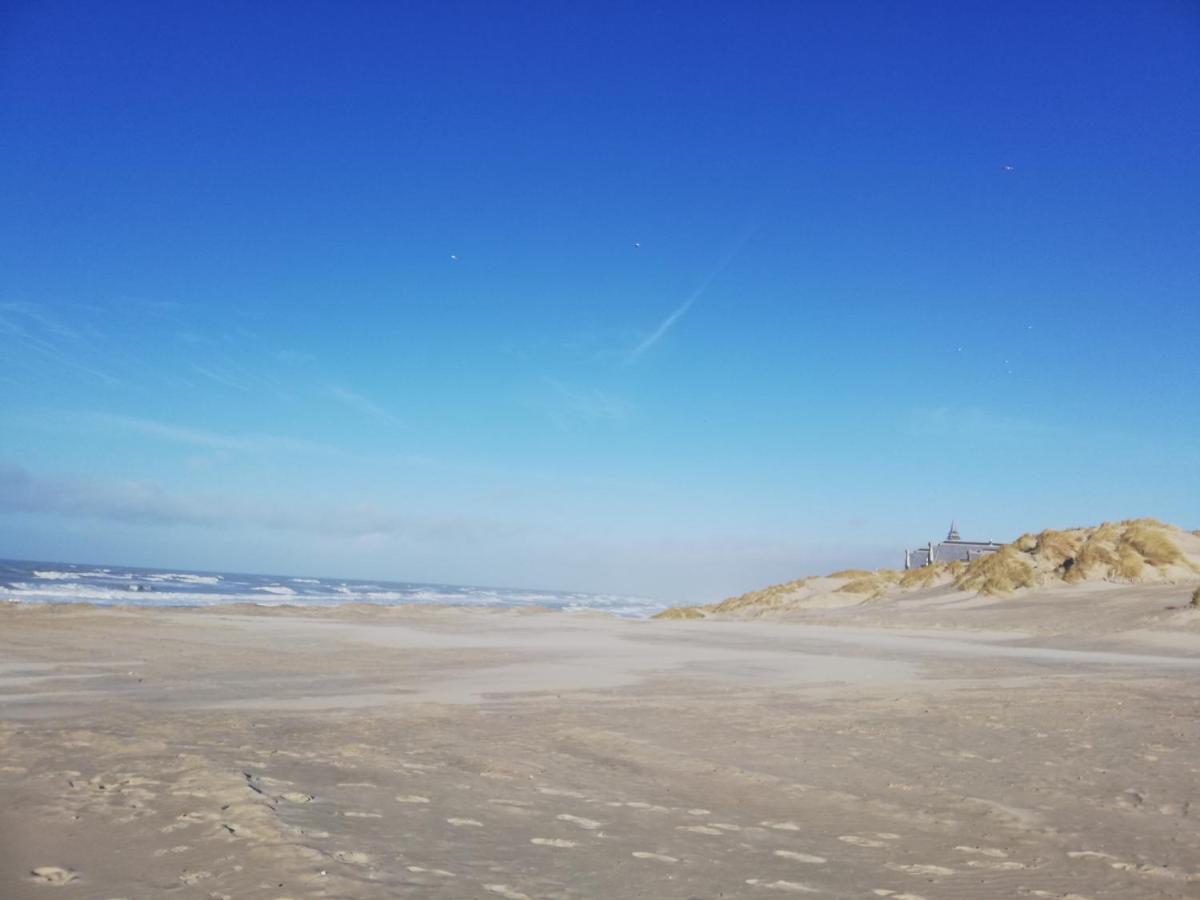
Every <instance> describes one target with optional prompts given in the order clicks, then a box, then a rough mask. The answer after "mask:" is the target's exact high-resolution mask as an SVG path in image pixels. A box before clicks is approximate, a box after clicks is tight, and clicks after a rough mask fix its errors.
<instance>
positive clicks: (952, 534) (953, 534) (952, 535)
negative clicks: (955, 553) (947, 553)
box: [946, 519, 959, 541]
mask: <svg viewBox="0 0 1200 900" xmlns="http://www.w3.org/2000/svg"><path fill="white" fill-rule="evenodd" d="M946 540H948V541H957V540H959V536H958V529H957V528H955V527H954V520H953V519H951V520H950V533H949V534H947V535H946Z"/></svg>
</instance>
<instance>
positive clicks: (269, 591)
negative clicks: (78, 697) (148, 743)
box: [0, 563, 664, 619]
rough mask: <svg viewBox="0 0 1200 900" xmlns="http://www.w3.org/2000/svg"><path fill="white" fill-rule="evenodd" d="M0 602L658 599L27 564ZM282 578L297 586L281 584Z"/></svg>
mask: <svg viewBox="0 0 1200 900" xmlns="http://www.w3.org/2000/svg"><path fill="white" fill-rule="evenodd" d="M0 579H12V580H9V581H8V582H7V583H5V581H4V580H0V601H10V602H12V601H15V602H30V603H93V604H96V605H101V606H220V605H228V604H237V603H245V604H255V605H259V606H280V605H287V606H338V605H341V604H345V603H368V604H377V605H381V606H405V605H431V604H438V605H447V606H475V607H489V608H508V607H515V606H531V605H536V606H543V607H546V608H549V609H555V610H561V611H564V612H604V613H608V614H610V615H615V616H619V617H621V618H631V619H638V618H645V617H647V616H649V615H653V614H654V613H656V612H658V611H660V610H662V609H663V608H664V604H662V603H659V602H657V601H654V600H648V599H644V598H638V597H622V596H616V595H609V594H584V593H580V592H563V593H558V592H554V591H538V590H529V589H507V588H484V587H474V586H457V585H443V584H403V583H396V584H388V583H376V582H354V581H349V582H347V581H339V582H337V583H330V582H323V581H321V580H320V579H316V578H282V579H275V578H265V577H262V576H257V575H219V574H215V573H214V574H192V573H190V572H169V571H147V570H138V571H136V572H132V573H131V572H129V570H124V571H120V572H114V571H113V570H111V569H89V570H86V571H82V570H80V571H71V570H70V569H69V568H68V567H67V566H65V565H63V566H55V567H53V568H51V567H50V566H46V567H44V568H36V569H35V568H34V567H33V565H31V564H28V563H12V564H4V565H0ZM282 582H288V583H290V584H293V585H295V586H296V587H295V588H293V587H288V586H287V584H284V583H282Z"/></svg>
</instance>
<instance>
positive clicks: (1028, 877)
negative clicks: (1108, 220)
mask: <svg viewBox="0 0 1200 900" xmlns="http://www.w3.org/2000/svg"><path fill="white" fill-rule="evenodd" d="M1176 592H1177V591H1176ZM1168 593H1169V591H1168V590H1167V589H1162V590H1159V591H1157V592H1156V591H1155V590H1154V589H1151V588H1148V587H1147V588H1143V589H1141V590H1140V592H1137V591H1131V590H1126V591H1124V592H1121V594H1122V595H1123V596H1125V600H1124V601H1123V604H1122V605H1123V606H1124V607H1126V608H1127V607H1130V606H1133V607H1137V608H1140V609H1142V611H1143V614H1144V615H1149V616H1151V622H1150V624H1151V627H1149V628H1140V629H1139V628H1135V629H1127V630H1125V631H1122V632H1113V631H1109V632H1095V631H1094V630H1093V632H1094V633H1086V629H1085V630H1084V631H1081V633H1080V634H1077V635H1071V634H1067V633H1053V630H1051V629H1046V628H1038V627H1037V623H1036V621H1034V623H1033V627H1032V628H1030V629H1027V630H1025V631H1021V630H1018V629H1017V628H1016V627H1015V626H1016V625H1018V624H1019V623H1020V620H1021V618H1022V617H1021V614H1020V606H1019V605H1018V606H1017V607H1016V612H1013V611H1011V610H1006V609H1005V608H1004V606H1003V604H999V605H996V604H993V605H991V606H988V605H986V604H984V605H982V606H981V605H980V604H978V603H976V604H974V605H971V604H967V606H966V608H965V609H963V610H962V611H961V613H960V614H959V615H958V616H957V617H948V616H947V615H946V612H945V610H944V609H943V610H938V611H937V614H936V616H935V615H933V614H932V613H930V614H929V615H930V618H931V619H936V620H937V621H938V622H940V623H942V627H938V628H933V627H930V623H929V622H926V621H925V620H924V619H922V612H921V609H920V608H914V609H912V610H909V611H908V613H907V615H906V614H904V613H899V614H897V615H896V616H895V617H894V619H893V620H892V621H891V622H890V623H889V624H888V625H887V626H886V627H885V626H884V625H883V624H881V623H880V622H879V621H877V619H878V616H879V612H878V611H874V612H867V611H862V610H860V611H854V610H849V611H847V610H836V611H830V612H827V613H824V614H814V616H813V617H812V618H811V619H810V620H809V621H806V622H803V623H791V622H787V623H780V622H767V621H751V622H732V621H724V622H663V621H642V622H629V621H620V620H617V619H613V618H610V617H606V616H599V615H595V616H592V615H565V614H555V613H544V612H534V611H522V610H518V611H509V612H483V611H477V610H476V611H472V610H449V609H392V610H384V609H369V608H362V607H354V608H341V609H336V610H297V609H287V608H275V609H262V608H253V607H243V608H237V609H223V610H163V609H139V610H132V609H92V608H88V607H78V606H76V607H69V606H58V607H52V606H18V605H15V604H14V605H11V606H8V607H5V608H2V609H0V795H2V796H3V801H4V802H3V803H2V804H0V896H4V897H11V898H25V897H31V898H40V897H63V898H71V897H79V898H116V897H126V898H151V897H162V896H173V897H181V898H184V897H186V898H192V897H194V898H220V897H230V898H242V897H263V898H281V897H293V898H300V897H344V898H374V897H397V896H412V897H445V898H467V897H471V898H476V897H478V898H496V897H499V898H509V900H511V898H523V897H528V898H585V897H614V898H617V897H622V898H623V897H646V898H701V897H703V898H717V897H763V898H770V897H774V896H787V895H809V896H826V897H892V898H898V900H912V898H915V897H923V898H926V900H934V898H943V897H945V898H949V897H973V898H976V897H1023V896H1028V897H1057V898H1067V897H1071V898H1078V897H1091V898H1105V897H1107V898H1118V897H1120V898H1129V897H1195V896H1198V895H1200V829H1198V828H1197V826H1196V809H1197V806H1196V804H1195V802H1194V801H1195V800H1196V785H1197V784H1200V764H1197V763H1196V761H1195V759H1194V754H1193V752H1192V751H1193V749H1194V747H1195V746H1196V743H1197V740H1198V739H1200V718H1198V717H1197V712H1198V711H1200V654H1198V653H1197V652H1196V650H1197V645H1196V640H1195V637H1196V636H1195V632H1194V631H1193V630H1190V629H1183V630H1180V629H1178V628H1176V629H1174V630H1173V631H1172V630H1167V628H1166V627H1162V628H1157V629H1156V627H1155V626H1154V622H1155V621H1158V620H1156V619H1154V618H1153V617H1154V616H1160V615H1161V616H1166V617H1168V619H1170V617H1173V616H1187V615H1190V613H1187V612H1182V611H1166V612H1159V611H1161V610H1163V609H1164V605H1165V604H1164V600H1165V599H1168ZM1131 594H1136V598H1135V600H1136V602H1131V601H1130V600H1129V595H1131ZM1106 596H1109V598H1110V602H1111V603H1115V602H1116V601H1115V600H1114V599H1113V597H1115V596H1116V595H1114V594H1112V592H1109V594H1108V595H1106ZM1027 602H1032V598H1031V599H1030V600H1029V601H1027ZM1063 602H1069V601H1063ZM1079 602H1080V603H1081V604H1083V603H1085V602H1096V601H1095V598H1094V597H1093V598H1092V600H1091V601H1089V600H1088V597H1087V596H1085V595H1082V594H1081V595H1080V597H1079ZM972 610H974V612H972ZM1026 618H1028V617H1026ZM947 621H949V622H951V623H952V624H953V627H946V623H947ZM1171 621H1173V620H1171ZM1160 624H1161V623H1160ZM1169 624H1170V621H1167V622H1166V625H1169ZM1006 625H1007V626H1008V627H1003V626H1006ZM1039 632H1040V633H1039Z"/></svg>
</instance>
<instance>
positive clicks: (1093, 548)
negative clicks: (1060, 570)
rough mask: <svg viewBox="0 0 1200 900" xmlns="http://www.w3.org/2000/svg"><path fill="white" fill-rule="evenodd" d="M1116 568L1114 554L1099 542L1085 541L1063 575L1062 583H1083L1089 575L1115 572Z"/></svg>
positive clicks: (1116, 561)
mask: <svg viewBox="0 0 1200 900" xmlns="http://www.w3.org/2000/svg"><path fill="white" fill-rule="evenodd" d="M1117 566H1118V559H1117V555H1116V553H1114V552H1113V551H1112V550H1110V549H1109V548H1108V547H1107V546H1105V545H1104V544H1102V543H1100V542H1099V541H1087V542H1085V543H1084V544H1083V546H1082V547H1080V548H1079V552H1078V553H1076V554H1075V562H1074V565H1072V566H1071V567H1070V568H1069V569H1068V570H1067V571H1066V572H1065V573H1064V574H1063V581H1066V582H1068V583H1074V582H1077V581H1084V580H1086V579H1087V578H1088V576H1089V575H1093V574H1096V573H1098V572H1099V573H1103V574H1104V575H1107V574H1108V573H1109V572H1112V571H1115V570H1116V568H1117Z"/></svg>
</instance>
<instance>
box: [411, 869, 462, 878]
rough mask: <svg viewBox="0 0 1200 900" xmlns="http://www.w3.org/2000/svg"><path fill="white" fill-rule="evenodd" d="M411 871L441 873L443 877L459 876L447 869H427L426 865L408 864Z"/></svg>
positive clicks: (429, 873)
mask: <svg viewBox="0 0 1200 900" xmlns="http://www.w3.org/2000/svg"><path fill="white" fill-rule="evenodd" d="M406 868H407V869H408V871H410V872H417V873H418V874H425V875H441V876H442V877H443V878H457V877H458V876H457V875H455V874H454V873H453V872H447V871H446V870H445V869H426V868H425V867H424V866H407V867H406Z"/></svg>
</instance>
